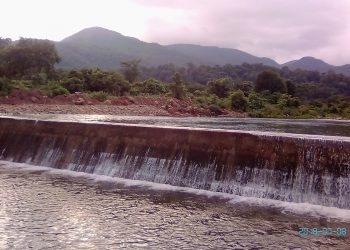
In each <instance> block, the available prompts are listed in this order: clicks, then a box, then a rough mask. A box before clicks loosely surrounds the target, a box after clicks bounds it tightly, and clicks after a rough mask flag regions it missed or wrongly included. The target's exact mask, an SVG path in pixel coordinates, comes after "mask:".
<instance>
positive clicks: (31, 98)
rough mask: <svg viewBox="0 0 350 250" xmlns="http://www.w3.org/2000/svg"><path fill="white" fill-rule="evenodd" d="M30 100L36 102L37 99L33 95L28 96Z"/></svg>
mask: <svg viewBox="0 0 350 250" xmlns="http://www.w3.org/2000/svg"><path fill="white" fill-rule="evenodd" d="M30 100H31V101H32V102H34V103H36V102H37V101H38V98H36V97H35V96H32V97H30Z"/></svg>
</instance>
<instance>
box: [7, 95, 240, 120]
mask: <svg viewBox="0 0 350 250" xmlns="http://www.w3.org/2000/svg"><path fill="white" fill-rule="evenodd" d="M0 104H5V105H1V110H0V112H2V113H13V112H11V110H12V111H13V110H16V112H20V111H18V109H15V108H14V107H10V106H21V107H22V108H21V109H19V110H22V112H23V113H24V112H25V113H31V110H32V113H46V112H47V113H61V114H62V113H70V114H71V113H84V114H89V113H91V114H96V113H103V110H106V113H109V114H119V112H118V110H119V111H120V110H123V112H122V114H123V115H127V114H125V112H124V111H126V110H129V112H130V113H131V114H137V115H152V114H154V115H169V116H218V115H224V116H231V117H244V116H245V114H242V113H237V112H233V111H230V110H222V111H221V112H220V113H214V112H212V111H210V109H209V108H202V107H198V106H197V105H195V104H194V103H193V102H192V101H191V100H190V99H184V100H178V99H175V98H171V97H165V96H122V97H114V98H112V99H110V100H107V101H105V102H100V101H98V100H96V99H94V98H92V97H90V96H88V95H86V94H83V93H76V94H67V95H59V96H56V97H53V98H49V97H47V96H45V95H44V94H42V93H41V92H40V91H38V90H20V89H15V90H13V91H12V92H11V94H10V95H9V96H6V97H0ZM60 105H62V106H60ZM26 106H27V107H26ZM69 106H71V108H70V109H69V108H67V107H69ZM74 106H76V107H74ZM91 106H93V108H92V107H91ZM122 106H128V107H129V108H122ZM45 107H46V108H45ZM60 107H61V108H62V110H60ZM118 107H119V108H118ZM147 107H148V109H149V110H147ZM7 109H9V110H8V111H7ZM100 109H101V110H100ZM114 109H115V110H116V111H115V112H114ZM134 109H136V110H134ZM137 109H139V110H137ZM133 110H134V111H133ZM107 111H108V112H107Z"/></svg>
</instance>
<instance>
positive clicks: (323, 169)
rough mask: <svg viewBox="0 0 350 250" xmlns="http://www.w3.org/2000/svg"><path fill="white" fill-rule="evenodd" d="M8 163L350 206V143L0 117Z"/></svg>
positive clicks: (1, 148) (0, 148)
mask: <svg viewBox="0 0 350 250" xmlns="http://www.w3.org/2000/svg"><path fill="white" fill-rule="evenodd" d="M0 159H1V160H4V161H13V162H20V163H28V164H32V165H39V166H46V167H52V168H59V169H69V170H73V171H80V172H86V173H94V174H100V175H107V176H114V177H121V178H127V179H137V180H145V181H151V182H157V183H165V184H171V185H176V186H184V187H191V188H198V189H205V190H211V191H217V192H225V193H231V194H237V195H242V196H249V197H259V198H268V199H276V200H282V201H292V202H307V203H312V204H319V205H325V206H335V207H339V208H350V176H349V175H350V140H349V139H347V138H345V139H337V138H333V137H327V139H324V138H323V139H322V138H311V137H308V136H279V135H276V134H275V135H273V134H270V135H269V134H258V133H249V132H239V131H224V130H211V129H193V128H174V127H155V126H142V125H127V124H106V123H78V122H59V121H35V120H26V119H12V118H0Z"/></svg>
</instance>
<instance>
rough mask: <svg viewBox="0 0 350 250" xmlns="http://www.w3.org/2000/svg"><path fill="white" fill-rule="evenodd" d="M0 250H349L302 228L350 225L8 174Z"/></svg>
mask: <svg viewBox="0 0 350 250" xmlns="http://www.w3.org/2000/svg"><path fill="white" fill-rule="evenodd" d="M0 201H1V205H0V235H1V237H0V249H28V248H32V249H49V248H51V249H116V248H149V249H233V248H236V249H237V248H238V249H258V248H259V249H261V248H265V249H286V248H287V249H288V248H289V249H294V248H302V249H305V248H307V247H310V248H313V249H347V248H348V246H349V243H350V238H349V236H347V237H339V236H334V235H333V236H322V235H319V236H304V237H303V236H299V235H298V228H299V227H347V228H348V229H350V222H341V221H338V220H336V219H331V218H318V217H310V216H307V215H300V214H299V215H296V214H292V213H287V214H286V213H283V212H282V211H281V210H279V209H277V208H268V207H263V206H252V205H250V206H247V205H246V204H239V203H237V204H230V203H228V202H227V200H225V199H220V198H215V197H212V198H208V197H206V196H198V195H193V194H186V193H180V192H175V191H159V190H158V191H150V190H145V189H144V187H143V186H139V187H127V186H125V185H122V184H120V183H118V182H112V181H94V180H92V179H89V178H86V177H84V178H83V177H72V176H71V177H69V176H67V175H58V174H52V173H49V172H47V171H46V170H29V169H27V170H26V169H20V168H17V167H15V166H14V165H12V164H11V163H8V164H6V166H5V165H2V166H1V167H0Z"/></svg>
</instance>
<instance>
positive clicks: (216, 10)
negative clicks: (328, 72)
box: [0, 0, 350, 65]
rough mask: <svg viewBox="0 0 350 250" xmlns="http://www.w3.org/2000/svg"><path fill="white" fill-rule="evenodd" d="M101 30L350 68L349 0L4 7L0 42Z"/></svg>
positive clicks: (54, 2)
mask: <svg viewBox="0 0 350 250" xmlns="http://www.w3.org/2000/svg"><path fill="white" fill-rule="evenodd" d="M92 26H101V27H104V28H108V29H111V30H115V31H118V32H120V33H122V34H124V35H128V36H133V37H137V38H139V39H140V40H143V41H147V42H157V43H160V44H171V43H195V44H201V45H215V46H219V47H227V48H236V49H240V50H243V51H246V52H248V53H251V54H254V55H257V56H265V57H270V58H272V59H275V60H276V61H277V62H279V63H284V62H286V61H289V60H293V59H299V58H300V57H302V56H314V57H317V58H320V59H323V60H325V61H326V62H329V63H332V64H335V65H340V64H345V63H350V46H349V44H350V0H118V1H116V0H31V1H30V0H9V1H4V2H2V3H1V13H0V36H1V37H10V38H12V39H17V38H18V37H20V36H22V37H34V38H47V39H51V40H56V41H57V40H61V39H63V38H65V37H67V36H69V35H71V34H73V33H75V32H77V31H79V30H81V29H83V28H87V27H92Z"/></svg>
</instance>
